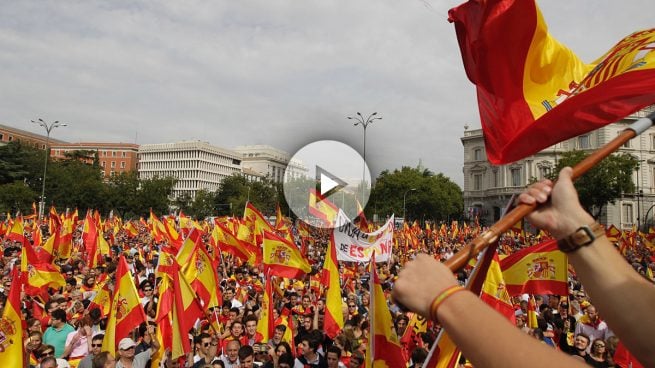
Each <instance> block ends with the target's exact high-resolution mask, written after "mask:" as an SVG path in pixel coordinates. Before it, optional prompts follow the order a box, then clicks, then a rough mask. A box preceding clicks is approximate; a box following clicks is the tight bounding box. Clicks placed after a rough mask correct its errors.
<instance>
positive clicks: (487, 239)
mask: <svg viewBox="0 0 655 368" xmlns="http://www.w3.org/2000/svg"><path fill="white" fill-rule="evenodd" d="M654 121H655V112H652V113H650V114H649V115H648V116H646V117H643V118H641V119H639V120H637V121H635V122H634V123H632V124H631V125H630V126H629V127H627V128H626V129H625V130H623V132H621V134H619V135H618V136H617V137H616V138H614V139H612V140H611V141H609V142H608V143H607V144H605V145H604V146H603V147H600V148H599V149H598V150H596V151H595V152H593V153H592V154H590V155H589V156H587V157H586V158H585V159H584V160H582V161H580V162H579V163H578V164H577V165H575V166H574V167H573V174H572V179H573V180H576V179H578V178H579V177H580V176H582V175H583V174H584V173H586V172H587V171H589V169H591V168H592V167H594V166H595V165H596V164H598V163H599V162H600V161H602V160H603V159H604V158H605V157H607V156H609V155H610V154H612V153H613V152H614V151H616V150H617V149H619V148H620V147H621V146H622V145H624V144H625V143H626V142H628V141H629V140H630V139H632V138H634V137H636V136H638V135H639V134H641V133H643V132H644V131H646V130H647V129H648V128H650V127H651V126H652V125H653V122H654ZM536 208H537V204H536V203H534V204H526V203H521V204H518V205H517V206H516V207H514V209H512V210H511V211H510V212H508V213H507V214H505V216H503V217H502V218H501V219H500V220H498V221H497V222H496V223H495V224H493V225H492V226H491V227H490V228H489V229H488V230H487V231H485V232H483V233H482V234H480V235H479V236H478V237H477V238H475V239H473V240H472V241H471V242H469V243H468V244H466V245H465V246H464V248H462V249H461V250H460V251H459V252H457V253H455V254H454V255H453V256H452V257H450V258H449V259H448V260H447V261H446V262H445V265H446V266H448V268H450V270H451V271H453V272H455V271H457V270H459V269H460V268H462V267H464V266H465V265H466V263H467V262H468V260H469V259H471V258H474V257H476V256H477V255H478V253H480V252H481V251H482V250H483V249H485V248H487V247H488V246H489V245H491V244H493V243H494V242H495V241H496V240H498V237H499V236H500V235H501V234H502V233H504V232H505V231H507V230H509V229H510V228H511V227H512V225H514V224H516V223H517V222H519V221H520V220H521V219H522V218H523V217H525V216H527V215H528V214H530V213H531V212H532V211H534V210H535V209H536Z"/></svg>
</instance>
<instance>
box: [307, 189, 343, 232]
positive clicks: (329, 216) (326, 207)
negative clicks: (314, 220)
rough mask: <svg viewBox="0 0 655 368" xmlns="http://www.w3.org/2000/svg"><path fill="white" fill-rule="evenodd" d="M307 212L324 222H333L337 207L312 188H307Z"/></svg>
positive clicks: (335, 217) (337, 212) (335, 218)
mask: <svg viewBox="0 0 655 368" xmlns="http://www.w3.org/2000/svg"><path fill="white" fill-rule="evenodd" d="M308 209H309V213H311V214H312V215H313V216H315V217H318V218H319V219H321V220H323V222H325V223H326V224H328V225H329V224H333V223H334V222H335V221H336V220H337V215H338V214H339V208H337V206H335V205H334V203H332V202H330V200H329V199H327V198H324V197H323V196H321V195H320V194H318V193H317V192H316V190H315V189H314V188H311V189H310V190H309V208H308Z"/></svg>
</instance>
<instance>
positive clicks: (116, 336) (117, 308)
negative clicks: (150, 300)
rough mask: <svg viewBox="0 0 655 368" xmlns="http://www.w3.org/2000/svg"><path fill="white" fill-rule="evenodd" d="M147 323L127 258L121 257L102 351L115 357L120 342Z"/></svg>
mask: <svg viewBox="0 0 655 368" xmlns="http://www.w3.org/2000/svg"><path fill="white" fill-rule="evenodd" d="M145 321H146V313H145V311H144V310H143V306H142V305H141V301H140V299H139V294H138V293H137V291H136V286H135V285H134V279H133V278H132V276H131V274H130V271H129V269H128V266H127V262H126V261H125V256H123V255H121V257H120V258H119V260H118V268H117V269H116V284H115V286H114V297H113V300H112V303H111V310H110V312H109V320H108V321H107V329H106V331H105V339H104V340H103V342H102V350H103V351H108V352H109V353H111V355H112V356H115V355H116V346H117V345H118V342H119V341H120V340H121V339H122V338H124V337H128V335H129V334H130V332H132V330H133V329H135V328H136V327H138V326H139V325H140V324H141V323H143V322H145Z"/></svg>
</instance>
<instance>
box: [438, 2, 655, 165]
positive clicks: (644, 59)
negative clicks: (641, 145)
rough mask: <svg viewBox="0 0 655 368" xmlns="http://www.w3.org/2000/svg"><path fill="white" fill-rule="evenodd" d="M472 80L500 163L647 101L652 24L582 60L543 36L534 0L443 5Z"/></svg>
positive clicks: (492, 156)
mask: <svg viewBox="0 0 655 368" xmlns="http://www.w3.org/2000/svg"><path fill="white" fill-rule="evenodd" d="M449 20H450V21H451V22H454V23H455V29H456V31H457V39H458V41H459V46H460V50H461V52H462V58H463V60H464V67H465V69H466V75H467V76H468V78H469V80H471V82H473V83H474V84H475V85H476V86H477V93H478V104H479V110H480V119H481V122H482V129H483V131H484V136H485V144H486V148H487V156H488V158H489V161H491V162H492V163H494V164H504V163H509V162H513V161H516V160H519V159H522V158H524V157H526V156H529V155H531V154H534V153H536V152H538V151H541V150H542V149H544V148H547V147H549V146H551V145H553V144H555V143H557V142H560V141H562V140H564V139H568V138H571V137H574V136H577V135H580V134H583V133H585V132H588V131H591V130H594V129H597V128H599V127H601V126H603V125H606V124H609V123H612V122H614V121H616V120H619V119H621V118H623V117H625V116H627V115H629V114H631V113H633V112H635V111H638V110H640V109H642V108H644V107H646V106H648V105H651V104H653V103H655V89H653V84H654V83H655V53H654V52H653V50H655V48H654V47H653V43H654V42H655V29H649V30H645V31H640V32H635V33H633V34H631V35H629V36H627V37H625V38H624V39H622V40H621V41H619V43H617V44H616V45H615V46H614V47H613V48H611V49H610V50H609V51H608V52H607V53H606V54H605V55H603V56H602V57H600V58H599V59H597V60H596V61H594V62H592V63H591V64H585V63H583V62H582V61H581V60H580V59H579V58H578V57H577V56H576V55H575V54H574V53H573V52H572V51H571V50H570V49H568V48H567V47H565V46H564V45H562V44H561V43H559V42H558V41H557V40H555V39H554V38H553V37H551V36H550V35H549V34H548V28H547V26H546V23H545V22H544V19H543V18H542V15H541V12H540V11H539V9H538V8H537V5H536V4H535V1H534V0H486V1H479V0H470V1H467V2H466V3H464V4H462V5H460V6H458V7H456V8H454V9H451V10H450V12H449Z"/></svg>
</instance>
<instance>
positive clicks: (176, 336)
mask: <svg viewBox="0 0 655 368" xmlns="http://www.w3.org/2000/svg"><path fill="white" fill-rule="evenodd" d="M174 268H175V269H176V270H175V272H174V273H173V290H174V299H175V300H174V303H173V305H172V307H173V308H172V312H173V315H172V331H173V334H172V341H171V343H172V352H171V354H172V358H173V359H178V358H179V357H181V356H184V355H185V354H187V353H188V352H190V351H191V344H190V343H189V338H188V332H189V330H190V329H191V328H192V327H193V325H194V324H195V323H196V320H197V319H198V318H200V317H202V316H203V312H202V307H201V305H200V303H199V302H198V299H197V298H196V296H195V294H194V293H193V289H191V286H190V285H189V284H188V283H187V281H186V280H185V279H184V276H182V274H181V273H180V269H179V267H178V266H177V264H175V265H174ZM103 350H104V349H103Z"/></svg>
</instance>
